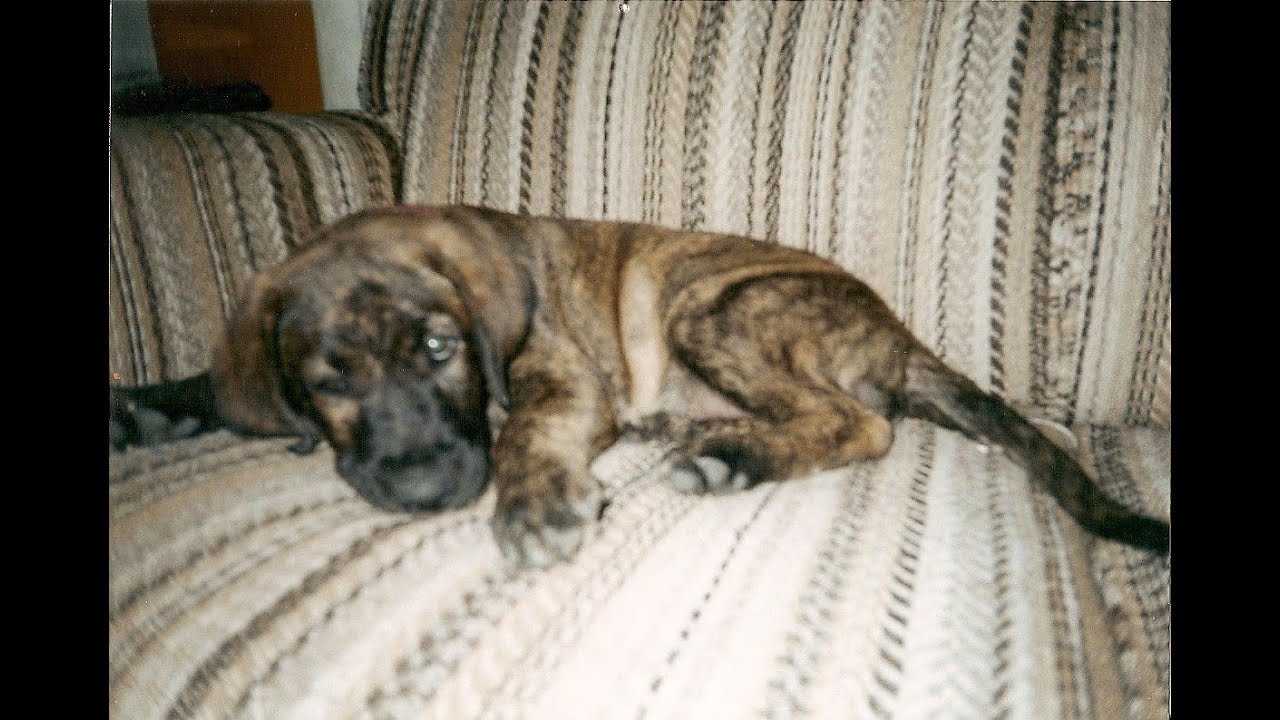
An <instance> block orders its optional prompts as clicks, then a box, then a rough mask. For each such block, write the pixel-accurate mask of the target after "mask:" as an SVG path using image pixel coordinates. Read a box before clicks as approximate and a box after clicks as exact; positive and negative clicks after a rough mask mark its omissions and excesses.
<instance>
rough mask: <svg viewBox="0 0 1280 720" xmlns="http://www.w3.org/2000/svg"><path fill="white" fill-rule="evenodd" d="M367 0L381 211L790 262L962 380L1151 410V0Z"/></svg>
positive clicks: (1154, 416)
mask: <svg viewBox="0 0 1280 720" xmlns="http://www.w3.org/2000/svg"><path fill="white" fill-rule="evenodd" d="M618 5H619V3H616V2H614V3H483V2H481V3H469V2H430V1H428V0H396V1H394V2H375V3H373V4H372V6H371V11H370V16H369V19H370V28H369V31H368V33H367V34H366V57H365V63H364V77H363V81H362V92H363V93H364V99H365V102H366V103H367V104H368V108H369V109H370V110H371V111H373V112H376V113H379V114H380V115H381V116H382V117H385V118H386V120H387V122H388V124H389V125H391V126H392V127H393V128H395V131H396V132H397V133H398V135H399V136H400V137H402V139H403V142H404V147H405V151H406V160H405V185H404V197H405V198H406V199H407V200H410V201H414V202H467V203H475V204H481V205H491V206H494V207H497V208H499V209H503V210H509V211H525V212H532V213H548V214H553V215H569V216H577V217H587V218H610V219H625V220H642V221H653V222H658V223H662V224H665V225H669V226H674V227H686V228H695V229H710V230H718V231H731V232H737V233H743V234H748V235H752V236H756V237H761V238H767V239H772V240H776V241H778V242H781V243H786V244H789V245H795V246H801V247H807V248H810V249H813V250H815V251H817V252H819V253H822V254H824V255H827V256H829V257H832V258H833V259H835V260H837V261H838V262H840V263H842V264H844V265H845V266H846V267H847V268H849V269H850V270H852V271H854V272H855V273H857V274H859V275H860V276H862V277H863V278H864V279H866V280H867V281H868V282H869V283H870V284H871V286H872V287H874V288H876V289H877V290H878V291H879V292H881V293H882V294H883V295H884V296H885V298H886V299H887V300H888V301H889V304H890V305H891V306H892V307H893V308H894V309H895V310H896V311H897V312H898V313H899V314H900V315H901V316H902V317H903V318H904V319H905V320H906V321H907V323H908V324H909V325H910V327H911V328H912V329H913V330H914V331H915V332H917V334H919V335H920V336H921V337H922V338H923V339H924V340H925V342H927V343H928V344H929V345H930V346H931V347H932V348H933V349H934V350H935V351H937V352H939V353H940V354H941V355H942V356H943V357H944V358H945V359H946V360H947V361H948V362H950V363H951V364H953V365H954V366H956V367H957V368H958V369H960V370H962V371H964V372H965V373H966V374H968V375H970V376H972V377H973V378H974V379H975V380H976V381H977V382H978V383H979V384H980V385H981V386H982V387H984V388H985V389H989V390H994V391H996V392H998V393H1000V394H1001V395H1002V396H1004V397H1006V398H1008V399H1010V400H1012V401H1015V402H1020V403H1025V404H1027V405H1029V406H1031V407H1034V408H1036V409H1037V410H1038V412H1040V413H1042V414H1046V415H1048V416H1050V417H1053V418H1055V419H1058V420H1060V421H1064V422H1068V423H1071V422H1077V421H1089V422H1104V423H1128V424H1160V425H1167V423H1168V421H1169V392H1170V353H1171V347H1170V334H1169V330H1170V323H1169V313H1170V302H1169V291H1170V285H1169V260H1170V258H1169V254H1170V237H1169V188H1170V183H1169V171H1170V154H1169V147H1170V146H1169V143H1170V124H1169V118H1170V114H1169V108H1170V84H1169V78H1170V65H1169V63H1170V45H1169V42H1170V40H1169V5H1168V3H728V4H722V3H660V2H635V3H631V4H630V10H629V12H627V13H626V14H625V15H624V14H622V13H620V12H619V11H618Z"/></svg>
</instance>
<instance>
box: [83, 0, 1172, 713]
mask: <svg viewBox="0 0 1280 720" xmlns="http://www.w3.org/2000/svg"><path fill="white" fill-rule="evenodd" d="M622 5H625V6H626V10H625V12H624V11H623V10H622V9H621V7H620V3H618V2H598V3H550V2H541V3H538V2H534V3H514V2H510V3H483V2H482V3H464V2H426V1H423V0H404V1H400V0H391V1H389V2H383V1H381V0H374V2H372V3H371V5H370V7H369V10H368V14H367V17H366V19H365V26H364V40H363V47H362V49H361V52H362V53H363V55H362V69H361V76H360V96H361V102H362V107H361V108H359V109H356V110H351V111H346V112H329V113H323V114H318V115H308V116H301V115H288V114H281V113H272V112H263V113H242V114H223V115H167V116H153V117H135V118H117V119H115V120H114V122H113V124H112V127H111V183H110V188H111V228H110V247H109V267H108V277H109V288H110V289H109V298H108V300H109V308H110V313H109V316H110V317H109V328H110V331H109V365H110V371H111V374H112V378H113V380H112V382H113V383H115V384H123V385H134V384H142V383H154V382H161V381H166V380H176V379H180V378H183V377H186V376H189V375H192V374H195V373H198V372H200V371H202V370H204V369H205V367H206V366H207V363H208V360H209V351H210V344H211V341H212V339H213V338H214V337H215V336H216V334H217V329H218V327H219V325H220V323H222V322H223V320H224V319H225V318H226V317H227V316H228V314H229V313H230V312H231V309H232V307H233V305H234V303H235V301H236V299H237V297H238V295H239V294H240V292H241V291H242V290H243V289H244V288H245V287H246V284H247V282H248V281H249V279H250V278H251V277H252V276H253V275H254V274H255V273H256V272H258V271H260V270H262V269H263V268H266V267H268V266H270V265H271V264H273V263H275V262H278V261H279V260H280V259H281V258H283V257H284V256H285V255H286V253H288V252H289V250H290V249H291V248H293V247H296V246H298V245H300V244H303V243H305V242H307V238H308V236H309V233H310V231H311V230H313V229H314V228H316V227H317V226H319V225H321V224H323V223H327V222H329V221H332V220H335V219H337V218H339V217H341V216H343V215H345V214H347V213H350V212H352V211H355V210H358V209H360V208H364V207H372V206H379V205H387V204H393V203H470V204H478V205H487V206H492V207H496V208H499V209H503V210H508V211H517V212H524V213H531V214H550V215H557V216H570V217H584V218H607V219H621V220H635V221H648V222H655V223H661V224H664V225H668V226H673V227H683V228H694V229H706V230H716V231H727V232H735V233H741V234H746V235H751V236H754V237H759V238H763V239H767V240H770V241H773V242H778V243H784V244H788V245H794V246H798V247H804V248H807V249H810V250H812V251H815V252H817V253H819V254H822V255H825V256H827V257H830V258H833V259H834V260H836V261H837V262H839V263H841V264H842V265H844V266H845V267H847V268H848V269H849V270H851V271H853V272H854V273H855V274H857V275H859V276H860V277H862V278H863V279H864V280H866V281H867V282H868V283H869V284H870V285H871V286H872V287H874V288H875V289H876V290H877V291H879V292H880V293H881V294H882V295H883V296H884V298H885V299H886V300H887V301H888V303H889V304H890V306H891V307H893V308H894V310H895V311H896V312H898V313H899V314H900V316H901V317H902V318H903V319H904V321H905V322H906V323H907V324H908V325H909V326H910V327H911V329H912V330H913V331H914V332H916V333H917V334H918V335H919V336H920V337H921V338H922V339H923V340H924V341H925V342H926V344H928V345H929V346H930V347H931V348H933V349H934V350H935V351H936V352H938V353H939V354H940V355H941V356H942V357H943V358H945V359H946V360H947V361H948V363H950V364H952V365H953V366H955V367H957V368H958V369H960V370H962V371H963V372H965V373H967V374H968V375H970V376H971V377H972V378H974V380H975V381H976V382H977V383H978V384H979V385H981V386H982V387H983V388H984V389H987V390H989V391H992V392H995V393H997V394H999V395H1001V396H1002V397H1004V398H1006V399H1007V400H1008V401H1009V402H1010V403H1011V404H1013V405H1015V406H1016V407H1018V408H1020V409H1021V410H1023V411H1024V412H1025V413H1027V414H1028V415H1030V416H1033V417H1035V418H1036V419H1037V422H1039V423H1041V424H1042V426H1043V427H1045V428H1047V429H1049V430H1051V431H1052V430H1053V429H1055V428H1056V429H1057V430H1056V432H1057V434H1058V437H1059V438H1060V441H1061V442H1062V443H1064V444H1067V445H1070V446H1072V447H1073V448H1074V450H1075V452H1076V454H1077V455H1078V456H1079V458H1080V459H1081V461H1082V463H1083V464H1084V465H1085V467H1086V468H1087V469H1088V470H1089V471H1090V472H1091V473H1092V474H1094V475H1095V476H1096V477H1098V478H1099V482H1100V484H1101V485H1102V486H1103V487H1104V488H1105V489H1106V491H1107V492H1108V493H1110V494H1111V495H1113V496H1114V497H1116V498H1118V499H1120V500H1121V501H1123V502H1125V503H1126V504H1128V505H1130V506H1131V507H1134V508H1135V509H1139V510H1142V511H1144V512H1146V513H1149V514H1153V515H1156V516H1160V517H1166V518H1167V517H1168V516H1169V498H1170V475H1171V470H1170V434H1169V427H1170V386H1171V374H1170V352H1171V346H1170V275H1169V272H1170V270H1169V268H1170V223H1169V213H1170V206H1169V197H1170V195H1169V183H1170V153H1169V147H1170V145H1169V143H1170V36H1169V15H1170V8H1169V6H1168V5H1167V4H1158V3H1132V4H1130V3H1081V4H1057V3H973V4H971V3H958V2H957V3H928V2H922V3H907V4H888V3H843V4H827V3H804V4H789V3H776V4H774V3H746V2H744V3H729V4H720V3H692V2H690V3H668V2H656V1H644V2H640V1H637V2H630V3H624V4H622ZM288 444H289V440H287V439H261V438H258V439H253V438H241V437H237V436H235V435H233V434H231V433H229V432H226V431H216V432H212V433H206V434H201V435H197V436H195V437H191V438H187V439H183V440H177V441H174V442H169V443H164V444H161V445H157V446H152V447H145V448H137V447H132V448H128V449H126V450H124V451H114V450H112V451H110V457H109V475H110V477H109V497H110V505H109V513H110V524H109V567H110V579H109V603H110V609H109V617H110V635H109V639H110V642H109V684H110V711H111V715H112V716H113V717H118V718H131V719H132V718H150V717H169V718H188V717H191V718H223V717H232V718H330V717H334V718H337V717H341V718H407V717H419V716H421V717H438V718H479V717H484V718H539V717H557V718H746V717H768V718H780V717H798V716H811V717H821V718H828V717H840V718H864V717H865V718H876V717H898V718H920V717H963V718H996V717H1001V718H1003V717H1016V718H1151V717H1166V716H1167V715H1168V714H1169V702H1170V700H1169V699H1170V661H1171V656H1170V607H1169V558H1168V557H1155V556H1152V555H1149V554H1146V553H1143V552H1140V551H1137V550H1134V549H1131V548H1128V547H1125V546H1122V545H1119V544H1116V543H1113V542H1109V541H1104V540H1098V539H1096V538H1093V537H1091V536H1089V535H1087V534H1086V533H1084V532H1083V531H1081V530H1080V528H1079V527H1078V526H1076V525H1075V524H1074V523H1073V522H1072V521H1071V520H1070V519H1069V518H1068V517H1067V516H1066V515H1065V514H1063V513H1062V512H1061V511H1060V510H1059V509H1058V508H1057V507H1056V506H1055V505H1054V503H1053V501H1052V500H1051V499H1049V498H1048V497H1047V496H1046V495H1045V494H1044V493H1042V492H1040V491H1038V490H1037V489H1035V488H1034V487H1033V486H1032V485H1031V484H1030V483H1028V482H1027V478H1026V474H1025V473H1024V472H1023V471H1022V470H1021V469H1020V468H1019V467H1018V466H1016V465H1014V464H1013V463H1012V462H1011V461H1010V460H1008V459H1007V458H1006V457H1005V456H1004V455H1002V454H1001V453H999V452H997V451H994V450H992V449H989V448H986V447H983V446H980V445H977V444H976V443H973V442H970V441H968V440H966V439H964V438H963V437H961V436H960V435H958V434H956V433H953V432H949V431H946V430H942V429H940V428H938V427H936V426H932V425H929V424H926V423H924V422H921V421H916V420H906V421H903V422H902V423H901V424H900V425H899V426H898V428H897V439H896V443H895V445H894V447H893V449H892V450H891V451H890V453H889V454H888V455H887V456H886V457H884V458H883V459H881V460H878V461H875V462H869V463H860V464H856V465H853V466H850V467H847V468H841V469H837V470H832V471H828V472H824V473H820V474H817V475H813V476H811V477H804V478H797V479H794V480H791V481H787V482H783V483H767V484H764V485H761V486H758V487H756V488H753V489H751V490H749V491H746V492H742V493H738V494H730V495H723V496H715V497H693V496H687V495H682V494H680V493H678V492H676V491H674V490H672V489H671V488H669V487H668V486H667V485H666V484H665V483H664V469H663V464H662V457H663V453H662V447H661V446H660V445H658V444H640V443H620V444H619V445H617V446H615V447H613V448H611V449H610V450H609V451H607V452H606V453H605V454H604V455H603V456H601V457H600V458H599V459H598V460H597V461H596V463H595V465H594V466H593V470H594V472H595V473H596V474H597V475H598V476H599V477H600V479H601V481H602V483H603V484H604V486H605V487H606V488H607V494H608V498H609V501H610V504H609V507H608V511H607V512H606V514H605V516H604V517H603V519H602V520H601V521H600V523H599V525H598V526H597V527H596V528H595V530H594V531H593V533H592V534H591V536H590V537H589V539H588V540H587V541H586V543H585V544H584V547H583V548H582V550H581V552H580V554H579V555H578V556H577V557H576V559H574V560H573V561H572V562H568V563H563V564H560V565H556V566H554V567H552V568H549V569H547V570H540V571H531V570H524V569H519V568H512V567H508V566H507V565H506V564H504V562H503V561H502V559H501V557H500V555H499V553H498V551H497V549H496V546H495V544H494V542H493V540H492V538H491V535H490V530H489V526H488V522H487V521H488V517H489V513H490V511H491V509H492V503H493V499H492V493H489V494H486V495H485V496H484V497H482V498H481V499H480V500H479V501H478V502H476V503H475V504H474V505H472V506H470V507H466V508H463V509H460V510H457V511H451V512H447V513H443V514H439V515H434V516H414V515H403V514H394V513H387V512H383V511H379V510H376V509H374V508H372V507H370V506H368V505H367V504H365V503H364V502H363V501H361V500H360V499H359V498H358V497H357V496H356V495H355V493H354V491H352V490H351V489H350V488H349V487H348V486H347V485H345V484H344V483H343V482H342V481H341V480H340V479H339V478H338V476H337V475H336V473H335V472H334V469H333V456H332V453H331V452H329V451H328V449H327V448H326V447H324V446H321V448H320V449H319V450H317V451H316V452H315V453H314V454H311V455H305V456H298V455H295V454H293V453H291V452H289V450H288V449H287V446H288Z"/></svg>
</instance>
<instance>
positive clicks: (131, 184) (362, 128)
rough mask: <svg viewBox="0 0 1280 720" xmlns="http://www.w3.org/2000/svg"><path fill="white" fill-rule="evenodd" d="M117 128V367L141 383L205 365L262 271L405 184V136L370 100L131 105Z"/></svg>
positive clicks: (113, 335)
mask: <svg viewBox="0 0 1280 720" xmlns="http://www.w3.org/2000/svg"><path fill="white" fill-rule="evenodd" d="M111 136H112V137H111V209H112V213H111V236H110V237H111V240H110V251H109V256H110V263H109V266H108V274H109V287H110V294H109V296H108V297H109V302H110V306H109V307H110V318H111V320H110V323H109V328H110V366H111V371H112V373H113V375H114V374H118V375H119V378H118V379H116V380H115V382H118V383H122V384H127V385H134V384H140V383H148V382H160V381H162V380H176V379H180V378H182V377H185V376H187V375H191V374H194V373H197V372H200V371H202V370H204V369H205V368H206V367H207V366H208V363H209V356H208V353H209V349H210V348H209V345H210V342H211V340H212V338H213V337H215V336H216V334H217V329H218V327H219V326H220V324H221V322H222V320H223V318H225V317H226V316H227V314H228V313H229V312H230V309H231V307H232V306H233V304H234V303H235V301H236V300H237V299H238V297H239V294H240V291H241V289H242V288H243V287H245V285H246V284H247V283H248V281H249V280H250V279H251V278H252V277H253V276H254V274H256V273H257V272H258V271H260V270H262V269H263V268H266V267H268V266H270V265H273V264H275V263H276V262H279V261H280V260H281V259H282V258H283V257H284V256H285V253H286V252H287V251H288V249H289V248H290V247H292V246H293V245H295V244H297V243H299V242H302V241H303V240H304V239H305V238H306V236H307V234H308V233H309V232H310V231H311V230H312V229H313V228H315V227H316V226H318V225H321V224H324V223H327V222H331V221H333V220H336V219H338V218H340V217H342V216H343V215H346V214H348V213H351V212H353V211H355V210H358V209H360V208H363V207H365V206H368V205H386V204H389V203H394V202H395V201H396V198H397V194H396V189H397V187H398V186H399V184H400V151H399V149H398V145H397V143H396V142H395V140H394V139H393V138H392V136H391V134H390V133H389V132H388V131H386V130H385V129H384V128H383V127H382V126H381V125H380V124H379V123H378V122H376V121H375V120H373V119H372V118H370V117H368V116H366V115H363V114H358V113H345V114H343V113H330V114H325V115H317V116H293V115H284V114H280V113H251V114H239V115H184V116H159V117H155V118H123V119H118V120H117V121H116V122H115V123H114V125H113V126H112V128H111Z"/></svg>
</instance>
